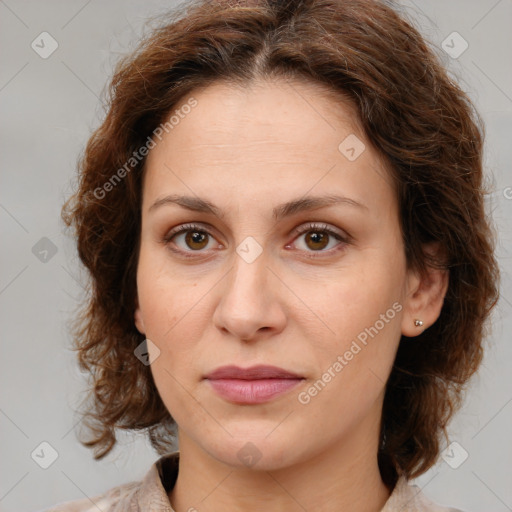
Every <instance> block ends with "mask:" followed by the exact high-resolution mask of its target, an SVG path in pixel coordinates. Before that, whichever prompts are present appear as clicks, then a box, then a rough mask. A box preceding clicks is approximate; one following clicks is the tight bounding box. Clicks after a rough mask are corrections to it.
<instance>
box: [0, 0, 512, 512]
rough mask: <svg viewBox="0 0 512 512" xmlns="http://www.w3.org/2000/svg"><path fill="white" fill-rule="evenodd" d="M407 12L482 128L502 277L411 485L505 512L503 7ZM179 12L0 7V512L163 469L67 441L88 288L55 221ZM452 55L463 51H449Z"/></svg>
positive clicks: (511, 147)
mask: <svg viewBox="0 0 512 512" xmlns="http://www.w3.org/2000/svg"><path fill="white" fill-rule="evenodd" d="M401 3H402V4H403V6H404V9H405V10H406V12H407V13H408V14H409V15H410V16H411V17H412V18H413V19H415V22H416V23H417V24H418V25H419V26H420V28H421V30H422V32H423V33H424V34H425V35H426V37H427V38H428V39H429V40H430V41H431V42H432V44H433V45H435V46H436V47H438V49H439V50H438V51H439V54H440V55H441V58H442V59H443V62H444V63H445V64H446V65H447V66H448V67H449V69H450V71H451V72H452V73H453V74H454V75H455V76H456V77H457V78H458V80H459V82H460V83H461V84H462V86H463V88H464V89H465V90H466V91H467V92H468V93H469V94H470V96H471V98H472V99H473V100H474V102H475V103H476V105H477V108H478V109H479V111H480V113H481V114H482V116H483V118H484V120H485V123H486V129H487V147H486V154H485V162H486V168H487V171H488V175H489V176H490V178H491V180H492V182H491V188H492V194H491V195H490V197H489V201H488V208H489V211H492V212H493V217H494V220H495V224H496V226H497V229H498V235H499V243H498V256H499V260H500V263H501V267H502V270H503V283H502V298H501V300H500V303H499V305H498V307H497V309H496V310H495V313H494V315H493V331H492V334H491V335H490V337H489V341H488V350H487V355H486V358H485V361H484V364H483V366H482V368H481V369H480V371H479V373H478V375H477V376H476V377H475V379H474V380H473V381H472V382H471V386H470V388H469V393H468V396H467V400H466V402H465V406H464V408H463V409H462V411H461V412H460V413H459V414H458V416H457V417H456V419H455V420H454V422H453V423H452V425H451V429H450V434H451V440H452V441H456V442H457V443H459V445H460V447H459V445H455V446H452V447H451V448H452V451H449V452H448V453H447V457H446V459H447V461H448V462H449V463H448V462H447V461H445V460H443V459H442V458H441V459H440V461H439V463H438V464H437V465H436V466H435V467H434V468H433V469H432V470H430V471H429V472H428V473H427V474H426V475H424V476H423V477H421V478H420V479H418V481H417V483H418V485H420V486H421V487H422V488H423V490H424V492H425V493H426V494H427V495H428V496H430V497H431V498H432V499H433V500H435V501H437V502H439V503H441V504H450V505H452V506H456V507H459V508H461V509H463V510H465V511H467V512H477V511H486V512H490V511H496V512H498V511H507V510H512V485H511V484H512V481H511V474H512V471H511V464H510V461H511V460H512V441H511V436H510V433H511V431H512V429H511V424H512V403H511V402H512V386H511V372H510V368H509V365H510V361H511V360H512V358H511V356H512V348H511V344H510V343H507V342H508V340H509V338H510V335H509V331H510V329H511V328H512V304H511V301H512V286H511V282H512V281H511V279H510V274H511V272H512V260H511V249H512V233H511V223H510V219H511V218H512V215H511V214H512V173H511V167H510V166H511V162H512V65H511V62H512V58H511V56H512V31H511V30H510V26H511V24H512V0H499V1H496V0H485V1H484V0H472V1H468V0H452V1H450V2H447V1H445V0H429V1H424V2H420V1H419V0H417V1H416V2H412V1H410V0H402V2H401ZM174 5H175V2H171V1H169V2H164V1H156V0H154V1H150V2H142V0H138V1H135V0H130V1H128V0H127V1H121V0H115V1H109V2H106V1H103V2H100V1H99V0H89V1H83V0H81V1H67V2H64V1H62V0H61V1H58V0H39V1H35V0H32V1H22V0H17V1H15V0H6V1H0V48H1V62H2V66H1V69H0V116H1V117H0V118H1V119H2V123H1V139H0V141H1V142H0V155H1V156H0V158H1V163H2V173H1V179H2V186H1V188H0V225H1V229H2V251H1V258H2V259H1V267H0V268H1V269H2V272H1V276H0V315H1V317H0V321H1V326H2V343H1V350H2V355H1V358H0V365H1V367H0V382H1V387H0V431H1V432H2V438H1V445H0V460H1V461H2V462H1V465H0V510H1V511H4V512H9V511H16V512H23V511H35V510H38V509H41V508H43V507H46V506H50V505H51V504H55V503H57V502H61V501H64V500H69V499H76V498H82V497H84V496H94V495H95V494H98V493H99V492H102V491H104V490H106V489H107V488H110V487H112V486H114V485H117V484H120V483H123V482H127V481H130V480H133V479H139V478H141V477H142V476H143V475H144V473H145V472H146V471H147V469H148V468H149V466H150V464H151V463H152V462H153V461H154V460H156V458H157V455H156V454H155V453H154V452H153V451H152V449H151V448H150V447H149V445H148V444H147V442H146V441H145V440H144V438H143V437H142V436H131V435H125V436H123V437H122V442H121V446H120V447H118V448H117V449H116V450H115V451H114V453H113V454H112V455H110V456H108V457H107V458H106V459H105V460H104V461H102V462H94V461H93V459H92V454H91V453H90V452H89V451H88V450H87V449H85V448H83V447H82V446H81V445H80V444H79V443H78V441H77V439H76V433H75V432H76V422H77V416H76V415H75V414H74V411H75V409H76V407H77V405H78V403H79V401H80V399H81V397H82V394H81V393H83V390H84V376H83V375H82V374H81V373H80V372H79V370H78V369H77V367H76V364H75V355H74V353H73V352H72V351H70V350H69V346H70V339H69V334H68V332H67V322H69V319H70V318H71V315H72V313H73V310H74V308H75V307H76V305H77V303H78V300H79V299H80V294H81V285H80V280H81V279H82V278H83V275H81V272H80V269H79V266H78V263H77V260H76V256H75V252H74V248H73V244H72V241H71V240H70V239H69V238H68V237H67V236H66V235H65V234H64V233H63V225H62V223H61V222H60V219H59V213H60V207H61V204H62V202H63V200H64V198H65V197H67V196H68V195H69V193H70V191H71V188H72V182H73V179H74V175H75V164H76V160H77V156H78V155H79V153H80V151H81V150H82V149H83V147H84V144H85V142H86V140H87V138H88V136H89V134H90V133H91V130H92V129H93V128H94V127H96V126H97V125H98V123H99V121H100V119H101V118H102V115H103V111H102V107H101V102H100V101H99V96H100V93H101V91H102V89H103V87H104V85H105V83H106V82H107V79H108V78H109V76H110V75H111V71H112V66H113V64H114V63H115V62H116V60H117V59H118V57H119V56H120V55H121V54H122V53H125V52H127V51H129V50H130V49H132V48H133V47H134V45H135V44H136V42H137V38H138V36H139V35H140V34H141V30H142V29H143V26H144V22H145V20H146V19H147V18H148V17H151V16H154V15H157V14H159V13H162V12H165V11H166V9H168V8H169V7H172V6H174ZM44 31H46V32H49V33H50V34H51V36H52V37H53V38H54V39H55V40H56V41H57V42H58V45H59V46H58V49H57V50H56V51H55V52H54V53H53V54H52V55H51V56H50V57H48V58H47V59H43V58H41V57H40V56H39V55H38V54H37V53H36V52H35V51H34V50H33V49H32V48H31V43H32V41H34V40H36V42H37V41H38V40H40V39H36V38H37V37H38V36H39V34H41V32H44ZM454 31H456V32H458V33H459V34H461V36H462V37H463V38H464V39H465V40H466V41H467V43H468V44H469V47H468V49H467V50H466V51H465V52H464V53H463V54H462V55H461V56H460V57H458V58H452V57H450V56H448V54H447V53H446V52H444V51H443V49H442V42H443V41H444V40H445V39H446V38H447V36H449V35H450V34H451V33H452V32H454ZM448 41H449V42H450V41H451V40H450V39H448ZM450 44H452V46H453V45H455V50H457V48H460V46H457V45H460V42H457V40H455V42H454V43H450ZM45 46H46V48H48V47H49V46H48V44H46V45H45ZM43 237H46V238H47V239H49V240H50V241H51V242H48V241H45V240H43V241H41V239H42V238H43ZM36 244H37V245H36ZM34 246H35V249H33V248H34ZM52 249H53V251H55V249H56V250H57V252H56V253H55V254H52ZM45 251H48V252H45ZM34 253H35V254H34ZM45 260H46V261H45ZM43 441H46V442H48V443H50V444H51V446H52V447H54V449H55V450H56V451H57V452H58V458H57V459H56V460H55V462H54V463H53V464H52V465H51V466H50V467H49V468H48V469H42V468H41V467H39V465H38V464H36V462H35V461H34V460H33V459H32V458H31V453H32V452H33V451H34V449H36V448H37V447H38V446H39V445H40V443H41V442H43ZM462 450H464V451H462ZM465 452H467V454H468V458H467V460H465V461H464V462H463V463H462V464H461V461H462V459H463V456H465ZM39 453H41V452H40V450H39ZM44 453H46V454H47V453H48V450H46V451H45V452H44ZM45 457H47V455H45ZM34 458H36V459H37V457H36V456H34ZM43 462H44V461H43ZM450 464H451V465H450ZM459 464H460V465H459ZM457 465H459V467H458V468H456V469H455V468H452V467H451V466H457Z"/></svg>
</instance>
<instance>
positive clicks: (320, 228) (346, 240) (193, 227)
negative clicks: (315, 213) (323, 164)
mask: <svg viewBox="0 0 512 512" xmlns="http://www.w3.org/2000/svg"><path fill="white" fill-rule="evenodd" d="M188 231H197V232H199V233H204V234H206V235H208V236H209V237H213V235H212V234H211V233H210V232H209V231H208V230H207V229H205V228H204V227H203V226H200V225H198V224H183V225H181V226H179V227H178V228H175V229H173V230H172V231H170V232H169V233H168V234H167V235H165V237H164V239H163V243H165V245H167V246H168V247H169V249H170V250H171V251H173V252H175V253H179V254H180V255H183V257H185V258H195V257H196V256H195V255H194V253H200V252H203V251H201V250H198V251H192V250H190V251H183V250H181V249H175V248H172V247H171V246H170V243H171V241H172V239H173V238H174V237H176V236H178V235H180V234H182V233H186V232H188ZM310 231H313V232H320V233H327V234H328V235H329V236H332V237H334V238H335V239H336V240H338V241H339V242H341V243H340V244H338V245H337V246H336V247H335V248H332V249H328V250H327V251H324V250H318V251H306V252H307V253H310V254H308V256H307V257H309V258H321V257H322V255H325V254H326V253H328V254H329V255H331V254H332V253H334V252H337V251H339V250H342V249H343V248H344V247H345V246H346V245H348V244H350V243H351V237H350V236H349V235H342V234H340V233H338V232H336V231H334V230H332V229H330V228H329V226H328V225H327V224H319V223H315V222H311V223H308V224H306V225H304V226H301V227H300V228H297V229H296V230H294V232H293V235H294V241H295V240H296V239H297V238H298V237H300V236H301V235H303V234H305V233H308V232H310ZM292 243H293V242H292ZM289 245H290V244H287V245H286V247H288V246H289ZM340 246H342V247H341V248H340ZM189 253H192V254H189ZM318 253H319V254H318Z"/></svg>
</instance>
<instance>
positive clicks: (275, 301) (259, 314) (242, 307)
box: [213, 253, 286, 341]
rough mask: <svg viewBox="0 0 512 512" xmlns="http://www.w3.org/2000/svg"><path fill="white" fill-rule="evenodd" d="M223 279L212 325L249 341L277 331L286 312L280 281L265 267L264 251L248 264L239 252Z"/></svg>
mask: <svg viewBox="0 0 512 512" xmlns="http://www.w3.org/2000/svg"><path fill="white" fill-rule="evenodd" d="M234 258H235V262H234V266H233V268H232V269H231V271H230V272H228V274H227V276H226V278H225V279H223V280H222V282H223V287H221V288H220V290H219V292H220V293H221V298H220V300H219V302H218V305H217V307H216V309H215V312H214V315H213V322H214V325H215V326H216V327H217V328H218V329H220V330H221V331H223V332H224V333H229V334H231V335H232V336H233V337H235V338H237V339H239V340H243V341H252V340H256V339H261V338H262V337H269V336H272V335H275V334H278V333H280V332H281V331H282V330H283V329H284V327H285V325H286V313H285V309H284V307H283V302H282V299H281V297H280V295H279V294H280V292H282V290H280V288H281V287H282V286H281V285H280V283H279V280H278V279H277V278H276V276H275V275H274V274H273V272H272V271H271V270H270V269H269V268H268V266H267V265H268V262H267V259H266V257H265V253H263V254H261V255H260V256H259V257H258V258H257V259H256V260H255V261H253V262H251V263H248V262H246V261H244V259H243V258H241V257H240V256H239V255H238V254H235V256H234Z"/></svg>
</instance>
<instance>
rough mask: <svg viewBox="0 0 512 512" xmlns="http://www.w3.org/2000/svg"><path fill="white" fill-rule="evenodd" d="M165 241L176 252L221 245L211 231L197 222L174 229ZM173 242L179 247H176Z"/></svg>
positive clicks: (195, 250)
mask: <svg viewBox="0 0 512 512" xmlns="http://www.w3.org/2000/svg"><path fill="white" fill-rule="evenodd" d="M164 242H165V243H166V244H168V245H169V248H170V249H171V250H173V251H176V252H203V250H204V249H207V250H208V249H213V248H215V247H219V246H220V244H219V243H218V242H217V241H216V240H215V238H214V237H213V235H212V234H211V233H209V232H208V231H207V230H206V229H205V228H203V227H201V226H198V225H196V224H183V225H182V226H179V227H177V228H175V229H173V230H172V231H170V232H169V233H168V234H167V235H166V236H165V238H164ZM171 244H172V245H175V246H177V247H178V249H174V248H173V247H172V246H171Z"/></svg>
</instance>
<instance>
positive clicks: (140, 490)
mask: <svg viewBox="0 0 512 512" xmlns="http://www.w3.org/2000/svg"><path fill="white" fill-rule="evenodd" d="M178 467H179V452H175V453H172V454H168V455H165V456H163V457H161V458H160V459H159V460H157V461H156V462H155V463H154V464H153V465H152V466H151V468H150V470H149V471H148V472H147V474H146V476H145V477H144V479H143V480H141V481H139V482H130V483H127V484H123V485H120V486H118V487H113V488H112V489H110V490H108V491H106V492H104V493H103V494H99V495H97V496H93V497H89V498H83V499H79V500H75V501H68V502H65V503H60V504H58V505H54V506H53V507H50V508H47V509H45V510H42V511H40V512H98V510H101V511H102V512H141V511H143V510H151V511H153V512H173V510H172V507H171V505H170V503H169V500H168V497H167V492H168V491H169V490H170V489H172V487H173V486H174V484H175V482H176V477H177V474H178Z"/></svg>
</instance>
